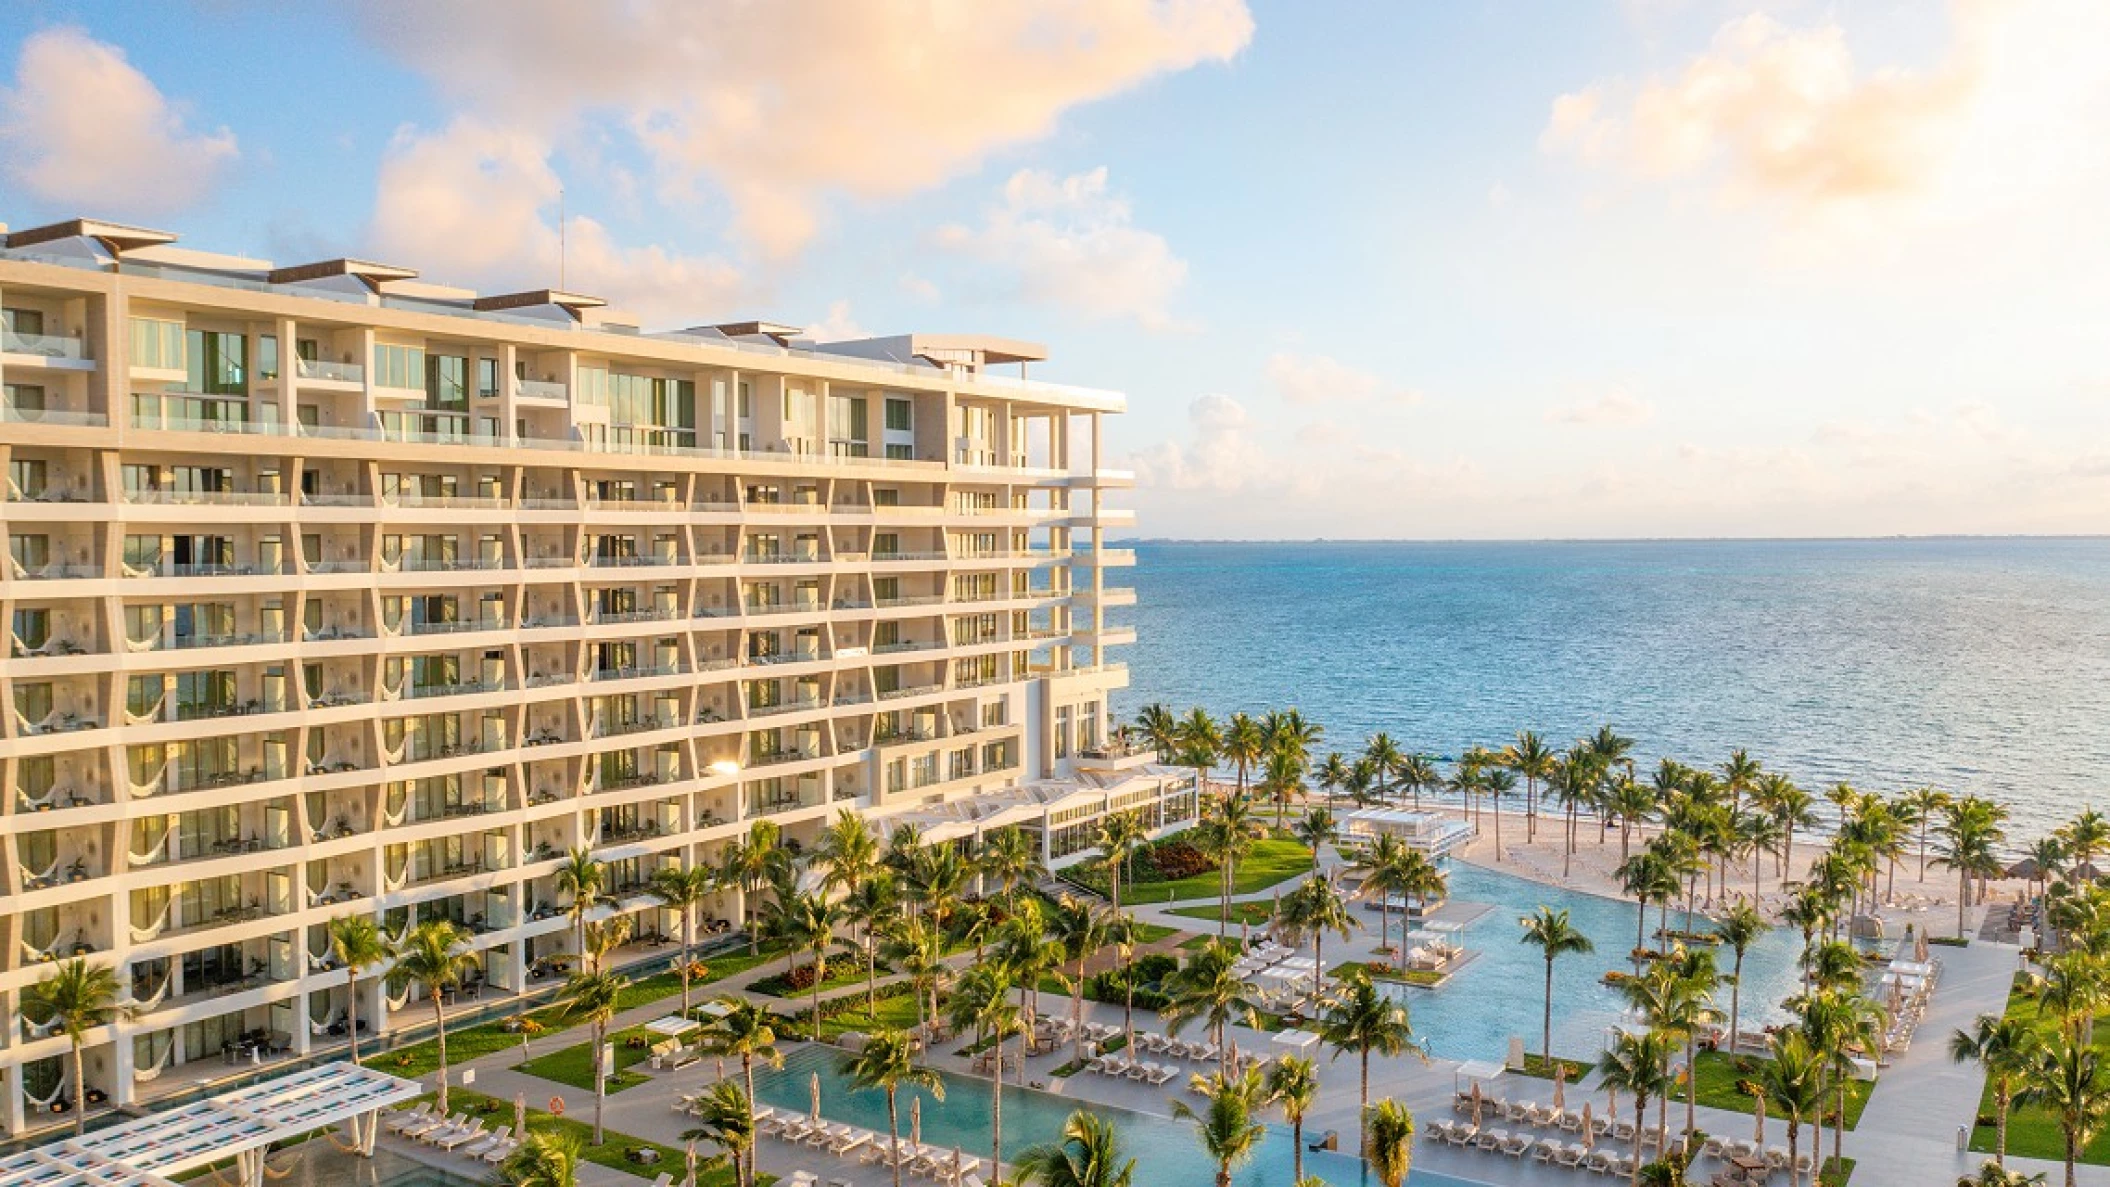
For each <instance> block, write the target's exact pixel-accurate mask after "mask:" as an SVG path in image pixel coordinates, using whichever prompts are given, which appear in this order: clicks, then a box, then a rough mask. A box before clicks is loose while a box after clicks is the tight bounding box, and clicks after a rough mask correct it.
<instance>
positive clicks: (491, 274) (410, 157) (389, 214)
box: [371, 117, 741, 320]
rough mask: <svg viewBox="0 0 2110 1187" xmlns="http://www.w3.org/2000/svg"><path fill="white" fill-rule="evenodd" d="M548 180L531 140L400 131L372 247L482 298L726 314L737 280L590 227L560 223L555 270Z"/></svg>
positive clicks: (716, 265) (489, 133) (458, 128)
mask: <svg viewBox="0 0 2110 1187" xmlns="http://www.w3.org/2000/svg"><path fill="white" fill-rule="evenodd" d="M557 191H558V181H557V175H556V174H555V173H554V172H553V171H551V169H550V167H549V161H548V158H547V157H546V155H545V151H544V146H543V144H542V143H541V141H540V140H539V139H538V138H537V137H535V136H534V135H532V134H530V133H526V132H521V131H518V130H517V129H510V128H506V127H501V126H497V125H493V124H488V123H485V122H483V121H481V120H477V119H474V118H469V117H463V118H460V119H457V120H455V121H454V122H453V123H452V124H450V125H448V126H447V127H446V128H445V129H442V130H441V131H439V132H433V133H425V132H420V131H417V130H415V129H410V128H406V129H403V130H402V131H401V132H399V133H398V134H397V136H396V139H395V141H394V143H392V144H391V145H390V146H389V150H388V154H387V156H386V158H385V159H384V160H383V161H382V164H381V176H380V181H379V185H378V192H377V195H376V198H375V204H374V218H373V228H372V234H371V239H372V242H373V243H374V249H375V250H376V251H377V252H378V253H380V254H382V255H384V256H386V257H391V258H394V259H399V260H403V261H405V262H408V263H411V264H413V265H415V266H416V267H417V268H419V270H420V271H422V272H424V273H425V274H426V275H428V276H430V277H432V278H433V279H434V280H438V281H441V282H443V283H444V282H459V283H474V284H478V285H482V286H485V287H488V288H507V287H520V288H527V287H541V286H545V285H554V284H556V283H557V282H558V279H559V274H560V271H561V273H562V279H563V284H564V287H566V288H569V289H572V290H574V291H577V292H586V293H591V294H593V295H595V296H599V297H605V298H607V299H609V300H611V301H613V302H615V303H617V304H619V305H622V306H624V307H626V308H630V309H633V310H636V311H637V312H639V313H642V314H645V315H646V316H648V317H659V318H675V317H682V318H689V319H693V320H706V319H707V318H708V317H709V316H711V315H713V314H717V313H723V312H726V310H727V307H728V305H729V304H730V303H731V302H732V301H734V300H735V299H736V298H737V296H738V294H739V293H740V291H741V277H740V274H739V272H738V271H736V270H735V269H734V268H733V267H732V266H731V265H729V264H727V263H726V262H724V261H723V260H719V259H715V258H707V257H696V256H688V255H683V254H681V253H679V252H674V251H670V250H668V249H666V248H664V247H660V246H657V245H645V246H637V247H630V246H624V245H622V244H619V243H617V242H615V239H614V237H613V236H611V235H610V234H609V232H608V229H607V228H606V227H604V226H602V225H601V224H600V223H599V222H596V221H595V220H593V219H591V218H587V217H584V216H579V215H575V216H572V217H570V218H568V219H567V220H565V235H564V239H565V243H564V250H563V253H562V254H563V262H562V267H561V269H560V267H559V249H558V235H557V226H556V224H555V222H554V221H553V220H551V219H550V218H548V217H547V215H549V214H550V213H553V211H554V208H555V207H556V205H557Z"/></svg>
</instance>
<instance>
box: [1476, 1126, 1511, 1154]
mask: <svg viewBox="0 0 2110 1187" xmlns="http://www.w3.org/2000/svg"><path fill="white" fill-rule="evenodd" d="M1508 1140H1509V1131H1508V1130H1506V1129H1483V1130H1481V1131H1480V1132H1479V1133H1477V1134H1475V1135H1473V1145H1475V1146H1478V1147H1479V1148H1480V1149H1482V1150H1499V1149H1501V1148H1502V1143H1503V1142H1506V1141H1508Z"/></svg>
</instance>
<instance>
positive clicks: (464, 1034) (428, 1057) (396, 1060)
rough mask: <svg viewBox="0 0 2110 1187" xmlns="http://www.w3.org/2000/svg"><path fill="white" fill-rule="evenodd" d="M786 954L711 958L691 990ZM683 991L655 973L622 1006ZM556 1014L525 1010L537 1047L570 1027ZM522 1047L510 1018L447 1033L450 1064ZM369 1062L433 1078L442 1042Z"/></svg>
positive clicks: (676, 981) (551, 1009)
mask: <svg viewBox="0 0 2110 1187" xmlns="http://www.w3.org/2000/svg"><path fill="white" fill-rule="evenodd" d="M783 955H784V951H783V949H782V948H779V947H772V946H771V945H768V944H764V945H762V950H761V952H760V953H759V954H757V955H754V956H750V955H748V953H747V950H746V949H745V948H741V949H736V950H732V951H727V952H721V953H719V954H717V955H716V956H711V957H708V958H706V960H705V961H704V965H705V968H706V969H707V970H708V971H707V972H706V973H705V974H704V975H703V976H702V977H700V978H698V979H696V980H694V981H691V982H690V992H691V994H692V996H693V997H694V998H695V999H696V1000H697V1001H702V1000H704V999H705V998H706V997H708V996H710V992H709V986H710V984H711V983H712V982H714V981H719V980H723V979H724V978H726V977H731V976H734V975H736V974H739V973H744V972H746V971H747V970H749V969H751V968H754V967H755V966H756V965H758V964H761V963H763V962H764V961H769V960H776V959H781V958H782V957H783ZM558 985H561V982H559V983H557V984H556V985H552V986H551V988H553V989H554V988H557V986H558ZM680 992H681V975H680V974H678V973H676V972H674V971H672V970H668V971H666V972H661V973H654V974H653V975H652V976H649V977H642V978H640V979H638V980H636V981H633V982H631V983H630V985H629V986H628V987H626V988H625V989H624V990H623V993H622V997H621V999H620V1000H619V1002H618V1008H620V1009H624V1010H629V1009H634V1008H636V1007H638V1006H642V1005H649V1004H650V1003H652V1002H656V1001H661V1000H663V999H666V998H669V997H673V996H675V995H677V994H679V993H680ZM405 1013H406V1015H408V1016H409V1017H410V1018H412V1019H414V1020H415V1021H417V1022H423V1021H425V1020H426V1019H427V1018H429V1017H430V1016H431V1013H432V1011H431V1008H430V1006H429V1004H428V1005H427V1006H426V1008H424V1009H423V1010H419V1011H418V1012H416V1013H411V1012H410V1011H405ZM557 1015H558V1007H557V1006H555V1005H545V1006H541V1007H538V1008H536V1009H532V1010H528V1011H526V1013H525V1016H526V1017H527V1018H528V1019H529V1020H531V1021H532V1022H533V1023H534V1025H535V1026H537V1027H539V1028H541V1029H540V1030H539V1031H538V1032H537V1033H536V1034H535V1035H534V1038H535V1040H536V1042H537V1043H538V1044H539V1043H541V1042H543V1041H544V1040H546V1039H547V1038H548V1036H549V1035H551V1034H553V1033H556V1032H558V1031H561V1030H565V1029H567V1027H566V1026H565V1024H564V1023H563V1022H562V1020H560V1019H559V1018H558V1016H557ZM518 1046H520V1033H519V1032H518V1031H514V1030H508V1029H506V1020H505V1019H503V1018H497V1019H493V1020H491V1021H489V1022H483V1023H479V1024H477V1025H475V1026H470V1027H464V1028H462V1029H460V1030H454V1029H451V1028H450V1029H449V1030H448V1031H447V1062H448V1064H449V1065H454V1064H462V1063H467V1062H469V1061H470V1060H472V1059H476V1058H479V1057H481V1056H485V1055H494V1054H496V1053H498V1052H500V1051H504V1050H507V1049H508V1048H514V1047H518ZM371 1050H372V1049H371V1048H369V1047H365V1046H362V1047H361V1051H362V1052H367V1051H371ZM366 1062H368V1063H371V1064H373V1065H374V1066H375V1067H377V1068H379V1069H381V1070H382V1071H384V1072H388V1073H390V1074H392V1075H397V1076H402V1077H403V1078H405V1079H409V1080H415V1079H417V1078H418V1077H420V1076H427V1075H431V1074H432V1073H433V1072H434V1071H436V1070H438V1068H439V1066H440V1048H439V1043H438V1042H437V1041H436V1040H433V1039H426V1040H424V1041H422V1042H417V1043H411V1044H409V1045H408V1046H404V1047H398V1048H396V1049H395V1050H392V1051H383V1052H379V1053H375V1054H371V1055H368V1056H367V1057H366Z"/></svg>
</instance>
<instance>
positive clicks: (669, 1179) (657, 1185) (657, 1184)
mask: <svg viewBox="0 0 2110 1187" xmlns="http://www.w3.org/2000/svg"><path fill="white" fill-rule="evenodd" d="M652 1187H674V1172H673V1171H661V1172H659V1177H658V1178H656V1179H654V1180H652Z"/></svg>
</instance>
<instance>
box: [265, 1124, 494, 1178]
mask: <svg viewBox="0 0 2110 1187" xmlns="http://www.w3.org/2000/svg"><path fill="white" fill-rule="evenodd" d="M270 1165H271V1172H272V1177H271V1183H272V1185H273V1187H484V1185H485V1184H486V1183H487V1182H488V1180H486V1179H484V1178H480V1177H478V1176H477V1175H476V1174H475V1173H474V1172H473V1171H472V1172H469V1173H465V1174H454V1173H449V1172H447V1171H444V1170H441V1169H439V1168H438V1167H432V1166H426V1165H425V1164H424V1163H422V1162H419V1161H417V1160H416V1159H414V1158H410V1157H407V1156H405V1155H402V1154H398V1153H396V1152H394V1151H392V1150H390V1149H388V1148H387V1147H386V1146H376V1147H375V1149H374V1156H373V1157H372V1158H361V1157H359V1156H358V1155H356V1154H348V1153H346V1152H344V1151H343V1150H339V1149H338V1148H337V1147H336V1146H334V1145H332V1144H331V1143H330V1140H329V1138H328V1137H327V1136H325V1137H319V1138H311V1139H310V1140H308V1141H305V1142H302V1143H301V1144H300V1145H298V1146H294V1147H290V1148H288V1149H285V1150H281V1151H279V1152H278V1153H276V1154H273V1155H272V1156H271V1159H270ZM466 1169H467V1164H464V1170H466ZM281 1170H283V1171H284V1172H285V1177H283V1178H280V1177H279V1173H280V1171H281Z"/></svg>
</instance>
